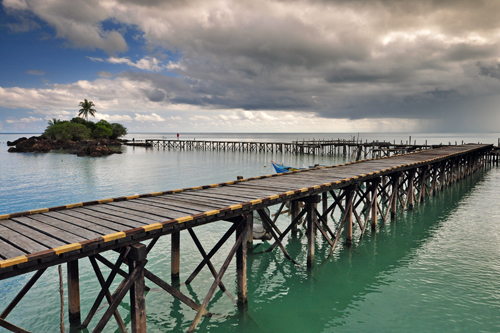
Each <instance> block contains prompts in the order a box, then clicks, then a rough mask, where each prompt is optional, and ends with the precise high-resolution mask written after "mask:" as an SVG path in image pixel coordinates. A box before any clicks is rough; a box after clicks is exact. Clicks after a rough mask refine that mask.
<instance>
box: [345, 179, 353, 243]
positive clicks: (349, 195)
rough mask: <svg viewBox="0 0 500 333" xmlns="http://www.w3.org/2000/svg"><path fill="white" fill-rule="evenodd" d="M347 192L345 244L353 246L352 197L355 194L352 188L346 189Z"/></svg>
mask: <svg viewBox="0 0 500 333" xmlns="http://www.w3.org/2000/svg"><path fill="white" fill-rule="evenodd" d="M345 192H346V196H345V197H346V198H345V200H346V203H345V205H346V211H345V216H346V218H345V221H346V222H345V242H346V244H347V245H351V244H352V199H353V198H352V197H353V194H354V191H353V188H352V186H349V187H347V188H346V189H345Z"/></svg>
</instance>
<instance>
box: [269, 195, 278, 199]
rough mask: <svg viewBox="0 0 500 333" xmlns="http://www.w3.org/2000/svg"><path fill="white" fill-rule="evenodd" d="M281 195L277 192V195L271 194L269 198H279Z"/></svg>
mask: <svg viewBox="0 0 500 333" xmlns="http://www.w3.org/2000/svg"><path fill="white" fill-rule="evenodd" d="M279 197H280V196H279V195H277V194H275V195H271V196H270V197H269V200H274V199H278V198H279Z"/></svg>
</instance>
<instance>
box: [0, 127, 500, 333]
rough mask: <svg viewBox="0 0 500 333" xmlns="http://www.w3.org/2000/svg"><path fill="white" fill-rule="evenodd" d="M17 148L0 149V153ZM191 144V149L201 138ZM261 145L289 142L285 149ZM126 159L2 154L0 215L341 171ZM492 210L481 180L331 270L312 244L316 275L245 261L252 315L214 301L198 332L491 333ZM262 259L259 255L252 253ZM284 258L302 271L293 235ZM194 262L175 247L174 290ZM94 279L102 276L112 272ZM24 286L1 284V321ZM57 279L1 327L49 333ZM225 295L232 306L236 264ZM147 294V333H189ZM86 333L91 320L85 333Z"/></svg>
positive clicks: (163, 244)
mask: <svg viewBox="0 0 500 333" xmlns="http://www.w3.org/2000/svg"><path fill="white" fill-rule="evenodd" d="M289 136H290V137H291V138H292V139H297V138H293V135H289ZM381 136H382V135H381ZM7 137H8V138H7ZM17 137H18V135H9V136H6V135H2V136H0V142H4V141H7V140H13V139H15V138H17ZM193 137H194V136H193ZM219 137H220V139H225V138H227V139H232V138H234V137H232V136H231V135H227V136H226V137H224V136H222V135H219ZM310 137H312V135H310ZM135 138H136V139H137V138H141V137H140V135H135ZM196 138H197V139H201V134H200V135H196ZM267 138H268V139H273V140H275V141H276V140H278V139H282V140H283V141H290V140H288V139H289V138H288V137H285V136H282V137H279V136H278V138H276V137H275V136H272V135H268V137H267ZM301 138H302V137H298V139H301ZM307 138H308V137H306V139H307ZM331 138H336V136H335V137H333V136H332V137H331ZM474 138H476V137H474ZM244 139H247V140H249V139H248V138H247V137H245V138H244ZM438 139H443V138H438ZM444 139H446V138H444ZM262 141H264V140H262ZM475 141H476V140H475ZM482 142H484V141H482ZM493 142H494V141H493ZM493 142H491V143H493ZM122 149H123V152H124V153H123V154H121V155H112V156H108V157H105V158H78V157H76V156H75V155H70V154H61V153H48V154H8V153H6V150H7V147H6V146H5V145H4V144H2V145H0V161H1V164H2V172H1V173H0V183H1V184H2V191H1V193H0V214H5V213H13V212H17V211H24V210H28V209H36V208H43V207H50V206H57V205H62V204H69V203H75V202H81V201H87V200H95V199H103V198H108V197H116V196H123V195H131V194H139V193H148V192H155V191H161V190H169V189H175V188H183V187H190V186H198V185H204V184H211V183H215V182H222V181H228V180H233V179H235V178H236V176H238V175H242V176H245V177H251V176H257V175H264V174H270V173H274V171H273V170H271V168H270V160H271V159H274V160H276V161H277V162H284V163H285V164H288V165H292V166H302V165H313V164H315V163H319V164H337V163H341V162H343V161H345V159H343V158H338V157H321V156H316V157H315V156H296V155H289V154H265V153H239V152H211V151H175V150H164V149H144V148H132V147H123V148H122ZM499 199H500V170H498V169H497V168H492V169H487V170H485V171H481V172H478V173H476V174H475V175H474V176H473V177H471V178H469V179H467V180H465V181H463V182H461V183H460V184H456V185H454V186H452V187H450V188H447V189H446V190H445V191H443V192H441V193H440V194H438V195H437V196H435V197H433V198H431V199H429V200H428V201H427V202H426V203H425V204H424V205H419V206H417V207H416V208H415V209H414V210H413V211H411V212H406V213H404V214H403V215H401V216H400V217H398V218H397V219H396V220H394V221H391V222H387V223H386V224H385V225H383V226H380V227H379V229H378V230H377V231H376V232H374V233H371V232H367V234H365V236H364V237H363V240H362V241H361V242H360V243H359V244H357V245H355V246H353V247H351V248H347V247H344V246H343V245H342V246H339V247H338V249H337V250H336V251H335V252H334V255H333V256H331V257H330V258H327V255H328V251H329V246H328V244H327V243H325V242H323V240H322V238H321V234H319V233H318V235H317V239H316V241H317V248H316V262H315V267H314V269H313V270H312V271H310V272H308V271H306V270H304V269H302V268H301V267H298V266H296V265H293V264H292V263H291V262H289V261H288V260H286V259H285V258H284V256H283V255H282V253H281V252H279V251H273V252H272V253H265V254H257V253H254V254H250V255H249V257H248V298H249V305H248V310H247V311H246V312H240V311H238V309H237V307H236V306H235V304H234V303H233V302H232V301H231V299H229V298H228V297H227V296H226V295H224V294H223V293H221V292H220V291H219V292H217V293H216V294H215V296H214V298H213V300H212V302H211V303H210V306H209V310H210V311H211V312H213V313H214V314H215V316H214V317H213V318H211V319H205V320H203V321H202V322H201V324H200V325H199V328H198V331H199V332H228V331H229V332H281V331H286V332H359V331H368V332H382V331H386V332H387V331H388V332H395V331H405V332H422V331H429V332H442V331H456V332H475V331H481V332H497V331H500V274H499V273H500V272H499V271H500V255H499V254H500V253H499V252H500V246H499V244H500V242H499V241H500V231H499V230H498V227H497V225H496V221H497V220H499V219H500V207H498V204H497V203H498V201H499ZM275 209H277V208H275ZM287 220H288V218H287V217H286V216H283V217H282V218H280V220H279V226H280V227H282V226H283V227H284V226H285V225H286V222H287ZM227 228H228V224H227V223H225V222H217V223H212V224H210V225H205V226H202V227H198V228H196V229H195V232H196V234H197V236H198V238H199V239H200V240H201V242H202V244H203V246H204V247H205V249H206V250H208V249H210V248H211V247H212V246H213V245H215V243H216V242H217V241H218V240H219V239H220V237H221V235H222V234H223V233H224V232H225V231H226V230H227ZM257 243H258V242H256V244H257ZM231 245H232V244H226V245H224V247H223V248H222V249H221V251H220V253H219V254H218V255H216V256H215V257H214V260H213V264H214V266H215V267H216V268H217V269H218V268H220V267H221V265H222V263H223V261H224V259H225V256H224V253H227V252H228V251H229V249H230V247H231ZM266 246H268V245H267V244H265V243H264V244H261V245H259V246H258V247H257V248H256V249H255V251H254V252H260V251H261V249H264V248H265V247H266ZM285 246H286V248H287V250H288V252H289V253H290V254H291V256H292V257H293V258H295V259H296V260H297V261H298V262H299V263H301V264H302V265H303V266H305V262H306V239H305V237H304V235H303V232H302V231H300V230H299V233H298V235H297V236H296V237H288V238H286V240H285ZM169 249H170V239H169V237H162V238H161V239H160V241H159V242H158V243H157V244H156V246H155V248H154V249H153V251H152V252H151V254H150V256H149V257H148V259H149V262H148V269H150V270H151V271H152V272H154V273H155V274H157V275H159V276H162V277H164V278H165V280H167V281H168V277H169V271H170V256H169ZM106 256H107V257H108V258H109V259H114V258H115V257H116V256H114V255H112V254H107V255H106ZM200 261H201V256H200V254H199V252H198V250H197V249H196V247H195V245H194V244H193V241H192V240H191V239H190V237H189V235H188V234H187V233H186V234H184V233H182V234H181V278H184V279H186V278H187V277H188V276H189V274H190V273H191V272H192V271H193V270H194V268H195V267H196V266H197V264H198V263H199V262H200ZM80 268H81V298H82V312H83V314H86V313H87V312H88V310H89V309H90V307H91V306H92V303H93V301H94V299H95V297H96V296H97V294H98V292H99V288H98V282H97V280H96V278H95V277H94V273H93V271H92V268H91V265H90V263H89V261H88V260H86V259H83V260H81V261H80ZM63 269H64V270H65V267H64V266H63ZM102 269H103V272H105V276H107V274H108V270H107V269H105V268H104V267H102ZM30 276H31V274H27V275H25V276H19V277H15V278H12V279H8V280H4V281H0V290H1V291H2V292H1V293H0V308H1V309H3V308H5V306H6V305H7V304H8V303H9V302H10V300H11V299H12V298H13V297H14V296H15V294H16V293H17V292H18V291H19V289H20V288H21V287H22V285H24V283H26V281H27V280H28V279H29V277H30ZM58 279H59V277H58V274H57V268H56V267H52V268H50V269H48V270H47V272H46V273H45V274H44V275H43V276H42V278H41V279H40V280H39V281H38V282H37V284H36V285H35V287H34V288H33V289H32V290H31V291H30V292H29V293H28V294H27V296H26V297H25V298H24V299H23V300H22V302H21V303H20V304H19V306H18V307H17V308H16V309H15V310H14V311H13V312H12V313H11V314H10V315H9V317H8V319H9V321H11V322H12V323H14V324H16V325H18V326H20V327H22V328H24V329H27V330H29V331H32V332H58V331H59V311H60V308H59V306H60V305H59V293H58ZM64 279H66V277H65V275H64ZM212 281H213V278H212V276H211V274H210V272H209V271H208V270H203V271H202V273H200V275H199V276H198V277H197V278H196V279H195V280H194V281H193V283H192V284H191V285H190V286H182V287H181V288H180V289H181V291H182V292H183V293H185V294H186V295H188V296H190V297H192V298H193V299H194V300H195V301H197V302H199V303H200V302H202V301H203V298H204V297H205V295H206V293H207V291H208V289H209V288H210V285H211V283H212ZM223 282H224V284H225V285H226V287H227V288H228V290H229V291H230V292H231V293H232V294H233V295H235V294H236V276H235V264H234V262H233V263H232V264H231V266H230V268H229V270H228V271H227V273H226V274H225V277H224V279H223ZM117 283H118V282H116V283H115V284H114V286H113V287H114V288H116V286H117ZM148 285H149V286H150V287H151V288H152V289H151V290H150V291H149V292H148V293H147V296H146V306H147V310H146V311H147V325H148V332H166V331H168V332H184V331H186V330H187V328H188V327H189V325H190V323H191V321H192V319H193V318H194V315H195V313H194V311H193V310H191V309H189V308H188V307H186V306H185V305H184V304H182V303H180V302H179V301H177V300H174V299H173V298H172V297H171V296H170V295H168V294H166V293H165V292H163V291H162V290H160V289H159V288H157V287H155V286H154V285H151V284H148ZM65 302H66V304H67V299H66V300H65ZM128 309H129V301H128V298H127V297H126V298H125V299H124V301H123V302H122V304H121V305H120V307H119V311H120V313H121V314H122V317H123V318H124V321H125V322H126V323H127V324H128V323H129V321H130V316H129V314H128ZM104 311H105V307H101V308H100V310H99V312H98V313H97V315H96V318H97V319H98V318H100V316H101V315H102V314H103V313H104ZM96 324H97V320H96V319H94V320H93V321H92V322H91V324H90V325H89V327H91V328H92V327H94V326H95V325H96ZM66 327H68V320H67V318H66ZM0 331H2V330H1V329H0ZM90 331H91V330H90ZM115 331H117V326H116V324H115V322H114V321H113V319H112V320H110V322H109V324H108V325H107V326H106V329H105V332H115Z"/></svg>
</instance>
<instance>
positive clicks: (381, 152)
mask: <svg viewBox="0 0 500 333" xmlns="http://www.w3.org/2000/svg"><path fill="white" fill-rule="evenodd" d="M457 144H458V143H457V142H455V143H451V142H448V144H439V145H430V144H427V140H426V141H425V143H424V144H417V143H416V141H414V142H413V143H411V137H410V138H409V140H406V142H403V141H402V140H401V141H400V142H399V143H398V142H396V141H393V142H390V141H371V142H368V140H365V141H363V140H358V139H351V140H345V139H331V140H325V139H319V140H297V141H292V142H258V141H220V140H178V139H146V140H135V141H133V142H132V141H129V142H128V143H127V145H130V146H142V147H152V148H163V149H179V150H213V151H243V152H268V153H290V154H308V155H326V156H344V157H350V159H351V160H356V161H357V160H360V159H362V158H376V157H387V156H393V155H399V154H406V153H412V152H416V151H422V150H428V149H432V148H440V147H445V146H452V145H457ZM462 144H463V142H462Z"/></svg>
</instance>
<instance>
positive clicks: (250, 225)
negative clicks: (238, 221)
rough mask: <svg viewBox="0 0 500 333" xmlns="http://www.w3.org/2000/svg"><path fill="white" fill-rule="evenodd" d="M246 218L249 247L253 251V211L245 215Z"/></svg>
mask: <svg viewBox="0 0 500 333" xmlns="http://www.w3.org/2000/svg"><path fill="white" fill-rule="evenodd" d="M245 219H246V222H247V224H248V240H247V249H248V250H249V251H250V252H251V251H253V213H252V214H248V215H245Z"/></svg>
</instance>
